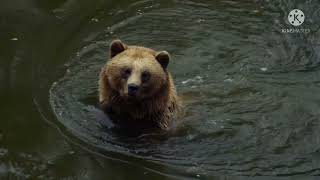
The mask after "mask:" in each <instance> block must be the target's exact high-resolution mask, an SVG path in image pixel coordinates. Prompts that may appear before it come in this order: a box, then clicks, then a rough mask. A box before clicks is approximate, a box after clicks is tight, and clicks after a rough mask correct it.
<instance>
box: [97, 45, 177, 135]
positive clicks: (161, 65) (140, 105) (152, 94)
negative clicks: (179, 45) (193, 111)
mask: <svg viewBox="0 0 320 180" xmlns="http://www.w3.org/2000/svg"><path fill="white" fill-rule="evenodd" d="M169 60H170V56H169V54H168V53H167V52H166V51H160V52H156V51H154V50H152V49H149V48H145V47H139V46H127V45H126V44H123V43H122V42H121V41H120V40H115V41H113V42H112V43H111V46H110V60H109V61H108V62H107V63H106V65H105V66H104V67H103V68H102V70H101V72H100V79H99V101H100V104H101V108H102V109H103V110H104V111H105V112H106V113H107V114H108V115H109V116H110V117H111V119H112V120H113V121H114V122H115V123H117V124H119V125H120V126H125V127H128V128H135V129H145V128H161V129H167V128H168V127H169V125H170V122H171V121H172V118H173V117H174V116H175V115H176V114H177V112H178V111H179V110H180V102H179V99H178V96H177V93H176V89H175V86H174V82H173V79H172V77H171V75H170V73H169V72H168V71H167V66H168V63H169Z"/></svg>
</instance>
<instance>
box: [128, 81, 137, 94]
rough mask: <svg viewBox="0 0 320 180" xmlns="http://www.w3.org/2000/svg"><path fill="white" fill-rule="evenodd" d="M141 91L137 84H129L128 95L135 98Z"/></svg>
mask: <svg viewBox="0 0 320 180" xmlns="http://www.w3.org/2000/svg"><path fill="white" fill-rule="evenodd" d="M138 90H139V86H138V85H136V84H128V94H129V96H135V95H136V94H137V92H138Z"/></svg>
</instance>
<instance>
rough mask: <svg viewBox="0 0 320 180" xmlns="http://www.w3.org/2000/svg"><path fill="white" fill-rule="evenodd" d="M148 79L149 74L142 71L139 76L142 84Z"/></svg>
mask: <svg viewBox="0 0 320 180" xmlns="http://www.w3.org/2000/svg"><path fill="white" fill-rule="evenodd" d="M149 79H150V73H149V72H148V71H144V72H143V73H142V74H141V80H142V82H146V81H148V80H149Z"/></svg>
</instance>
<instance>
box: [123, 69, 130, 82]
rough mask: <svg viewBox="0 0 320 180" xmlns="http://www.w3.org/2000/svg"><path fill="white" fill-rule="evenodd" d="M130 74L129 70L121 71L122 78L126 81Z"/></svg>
mask: <svg viewBox="0 0 320 180" xmlns="http://www.w3.org/2000/svg"><path fill="white" fill-rule="evenodd" d="M130 74H131V69H129V68H126V69H124V70H123V71H122V78H124V79H127V78H128V77H129V76H130Z"/></svg>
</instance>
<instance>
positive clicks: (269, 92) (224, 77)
mask: <svg viewBox="0 0 320 180" xmlns="http://www.w3.org/2000/svg"><path fill="white" fill-rule="evenodd" d="M282 2H283V3H280V4H279V3H278V2H268V3H265V2H258V1H255V2H253V1H241V2H240V1H218V2H217V1H214V2H208V1H200V2H199V1H197V2H195V1H181V2H180V1H141V2H138V3H134V4H132V5H131V6H130V7H127V8H124V9H117V10H115V11H114V12H110V13H109V14H108V16H109V15H110V14H111V15H110V16H114V17H116V18H117V22H115V23H114V24H113V25H111V26H107V27H106V26H103V23H104V21H103V18H104V17H105V16H107V15H106V14H103V13H102V14H99V15H97V16H96V17H95V19H93V21H94V22H95V23H97V25H96V26H97V28H96V29H95V30H94V31H91V32H89V33H87V35H85V37H83V41H82V46H81V47H80V48H79V49H78V50H77V52H76V53H74V56H73V57H72V58H71V60H70V61H69V62H68V64H67V70H66V72H65V74H64V76H63V77H62V78H61V79H59V80H58V81H57V82H55V83H53V85H52V87H51V89H50V104H51V107H52V110H53V112H54V114H55V116H56V118H57V120H58V122H59V123H61V124H63V126H65V127H66V129H67V130H69V131H71V132H72V134H73V135H74V136H76V137H77V138H79V139H81V140H82V141H84V142H87V143H89V144H93V145H94V146H95V147H96V148H97V150H98V149H99V152H101V150H102V152H106V153H107V152H113V153H120V154H125V155H127V156H134V157H138V158H142V159H146V160H149V161H151V162H154V163H156V164H157V163H159V164H162V165H163V164H164V165H165V166H168V168H170V167H178V168H181V169H183V171H185V172H187V173H192V174H193V173H194V174H201V175H212V174H216V173H218V174H230V175H247V176H252V175H267V176H268V175H296V174H314V175H316V174H319V166H318V164H319V163H320V159H319V150H320V139H319V137H320V131H319V128H320V123H319V122H320V121H319V120H320V119H319V117H320V111H319V109H320V96H319V95H318V94H319V92H320V91H319V90H320V87H319V86H320V81H319V80H320V70H319V62H320V56H319V47H320V42H317V38H318V37H319V35H320V32H319V30H318V29H319V26H318V27H317V26H316V25H315V24H314V23H315V21H318V22H319V16H316V15H315V14H317V13H318V12H317V11H316V10H314V9H316V8H314V6H317V7H318V8H319V5H318V4H317V2H312V1H308V2H301V3H299V2H290V3H289V2H287V3H285V2H286V1H282ZM296 5H298V7H301V8H302V9H310V11H306V12H305V14H306V15H307V16H309V17H313V18H312V21H313V22H311V18H309V19H308V18H306V21H305V26H304V28H310V29H311V32H310V33H308V34H284V33H282V32H281V29H282V28H290V25H289V24H288V23H287V22H286V19H285V18H286V11H287V10H288V9H290V8H291V7H295V6H296ZM120 17H121V18H120ZM100 23H101V24H100ZM318 24H319V23H318ZM83 28H84V29H86V28H88V29H90V28H89V27H83ZM84 32H85V31H84ZM114 38H120V39H122V40H123V41H124V42H126V43H128V44H136V45H143V46H147V47H151V48H154V49H157V50H167V51H169V52H170V53H171V54H172V61H171V62H170V65H169V70H170V71H171V72H172V74H173V76H174V79H175V84H176V86H177V89H178V93H179V94H180V96H181V97H182V98H183V100H184V104H185V112H186V114H185V116H184V117H183V118H181V119H180V122H179V124H178V126H177V128H176V129H175V130H174V131H173V132H168V133H167V134H152V135H145V136H140V137H126V136H124V135H121V133H120V134H119V133H118V132H114V131H113V130H112V129H111V126H112V124H111V123H110V122H109V121H108V118H107V117H106V116H105V115H104V114H103V113H102V112H101V111H100V110H99V109H98V108H97V81H98V74H99V71H100V68H101V67H102V66H103V65H104V63H105V62H106V60H107V57H108V44H109V43H110V41H111V40H112V39H114ZM160 171H161V170H160Z"/></svg>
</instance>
